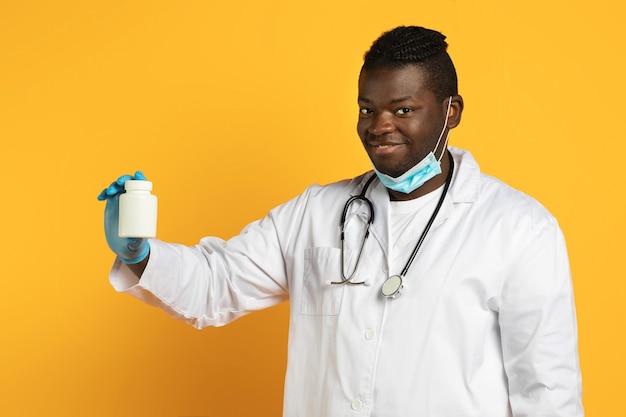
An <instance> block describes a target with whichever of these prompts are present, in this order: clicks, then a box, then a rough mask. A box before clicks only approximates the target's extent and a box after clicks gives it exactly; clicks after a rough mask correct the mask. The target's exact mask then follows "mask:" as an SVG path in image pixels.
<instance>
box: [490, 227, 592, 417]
mask: <svg viewBox="0 0 626 417" xmlns="http://www.w3.org/2000/svg"><path fill="white" fill-rule="evenodd" d="M544 223H545V224H543V225H541V226H540V227H534V228H533V232H532V236H531V238H530V239H525V240H526V242H525V243H523V245H524V247H523V248H521V251H520V255H519V257H517V260H516V262H515V267H514V271H513V273H512V274H511V275H510V276H509V277H508V279H507V281H506V283H505V285H504V288H503V291H502V302H501V307H500V316H499V321H500V329H501V337H502V353H503V358H504V366H505V370H506V374H507V377H508V380H509V398H510V404H511V408H512V410H513V415H514V416H516V417H522V416H524V417H526V416H527V417H535V416H537V417H538V416H541V417H549V416H551V417H552V416H553V417H557V416H558V417H565V416H567V417H580V416H582V415H583V409H582V401H581V391H582V388H581V375H580V367H579V359H578V347H577V326H576V311H575V307H574V298H573V289H572V282H571V278H570V271H569V262H568V258H567V251H566V247H565V242H564V239H563V236H562V233H561V231H560V229H559V228H558V225H557V224H556V222H555V221H554V220H553V221H552V222H544Z"/></svg>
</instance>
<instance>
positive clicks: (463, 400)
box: [99, 27, 583, 417]
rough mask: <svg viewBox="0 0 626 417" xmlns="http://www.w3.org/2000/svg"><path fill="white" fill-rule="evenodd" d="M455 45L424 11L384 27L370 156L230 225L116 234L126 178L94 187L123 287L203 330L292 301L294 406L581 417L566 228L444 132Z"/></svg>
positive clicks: (372, 98)
mask: <svg viewBox="0 0 626 417" xmlns="http://www.w3.org/2000/svg"><path fill="white" fill-rule="evenodd" d="M446 48H447V44H446V42H445V37H444V36H443V35H442V34H440V33H438V32H436V31H433V30H429V29H425V28H421V27H398V28H396V29H394V30H392V31H389V32H387V33H385V34H383V35H382V36H381V37H380V38H379V39H378V40H377V41H376V42H375V43H374V44H373V45H372V47H371V49H370V50H369V52H368V53H367V54H366V55H365V61H364V64H363V68H362V70H361V74H360V77H359V97H358V101H359V108H360V113H359V120H358V126H357V130H358V133H359V136H360V138H361V141H362V142H363V146H364V147H365V150H366V151H367V153H368V155H369V157H370V159H371V161H372V163H373V165H374V168H375V169H374V172H373V173H372V172H369V173H365V174H363V175H361V176H358V177H356V178H354V179H353V180H351V181H340V182H337V183H334V184H330V185H327V186H311V187H309V188H308V189H307V190H306V191H305V192H304V193H303V194H302V195H300V196H298V197H296V198H294V199H293V200H291V201H289V202H287V203H285V204H283V205H281V206H279V207H276V208H275V209H273V210H271V211H270V213H269V214H268V215H267V216H266V217H265V218H263V219H261V220H259V221H257V222H254V223H252V224H250V225H249V226H248V227H246V229H244V231H243V232H242V233H241V234H240V235H239V236H236V237H234V238H232V239H230V240H228V241H223V240H221V239H219V238H215V237H207V238H204V239H202V240H201V241H200V243H199V244H198V245H196V246H194V247H185V246H182V245H175V244H167V243H164V242H161V241H158V240H150V241H149V242H148V241H146V240H142V239H131V240H127V239H121V238H119V237H117V235H116V232H115V227H116V225H117V220H118V219H117V208H116V207H117V199H118V197H119V193H120V192H121V190H120V189H121V185H122V184H123V182H124V181H125V180H126V179H129V178H131V177H130V176H124V177H121V178H120V180H118V181H117V182H116V183H113V184H112V185H111V186H110V187H109V188H107V189H105V190H104V191H103V193H102V194H101V195H100V197H99V198H100V199H106V200H107V208H106V209H105V219H106V222H105V229H106V234H107V241H108V242H109V245H110V246H111V248H112V249H113V250H114V252H115V253H116V254H117V255H118V259H117V260H116V262H115V264H114V266H113V269H112V272H111V282H112V284H113V286H114V287H115V288H116V289H117V290H118V291H123V292H126V293H129V294H132V295H134V296H136V297H138V298H140V299H142V300H144V301H146V302H148V303H150V304H153V305H156V306H158V307H160V308H162V309H163V310H165V311H166V312H167V313H169V314H171V315H172V316H174V317H176V318H179V319H181V320H184V321H186V322H189V323H190V324H192V325H194V326H196V327H198V328H202V327H205V326H220V325H224V324H227V323H228V322H230V321H232V320H234V319H236V318H237V317H240V316H242V315H244V314H247V313H249V312H251V311H254V310H258V309H262V308H265V307H269V306H271V305H275V304H277V303H280V302H282V301H284V300H287V299H289V300H290V306H291V311H290V329H289V360H288V366H287V375H286V381H285V403H284V415H285V416H289V417H296V416H299V417H304V416H308V417H311V416H316V417H330V416H352V415H358V416H379V417H380V416H383V417H384V416H394V417H401V416H407V417H408V416H434V417H460V416H464V417H473V416H476V417H478V416H480V417H505V416H542V417H545V416H582V415H583V410H582V404H581V377H580V370H579V363H578V352H577V332H576V317H575V309H574V303H573V294H572V285H571V278H570V273H569V266H568V260H567V253H566V249H565V244H564V241H563V236H562V233H561V231H560V229H559V227H558V224H557V222H556V220H555V219H554V218H553V217H552V216H551V215H550V214H549V213H548V212H547V211H546V210H545V209H544V208H543V207H542V206H541V205H540V204H539V203H537V202H536V201H535V200H533V199H532V198H530V197H528V196H526V195H524V194H522V193H520V192H518V191H516V190H513V189H512V188H510V187H508V186H506V185H505V184H503V183H502V182H500V181H498V180H496V179H494V178H492V177H489V176H487V175H484V174H481V173H480V171H479V168H478V165H477V163H476V161H475V160H474V159H473V158H472V156H471V154H470V153H469V152H467V151H463V150H460V149H456V148H448V146H447V140H448V134H449V131H450V129H453V128H454V127H456V126H457V125H458V124H459V122H460V120H461V113H462V111H463V100H462V98H461V96H459V95H458V91H457V79H456V72H455V69H454V65H453V64H452V61H451V59H450V57H449V55H448V53H447V52H446ZM137 175H138V177H136V179H144V178H143V176H142V175H140V174H137ZM344 204H345V205H344ZM183 266H184V267H183Z"/></svg>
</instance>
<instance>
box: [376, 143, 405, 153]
mask: <svg viewBox="0 0 626 417" xmlns="http://www.w3.org/2000/svg"><path fill="white" fill-rule="evenodd" d="M400 145H402V144H401V143H380V144H370V148H371V149H372V151H373V152H375V153H380V154H385V153H388V152H392V151H394V150H396V149H397V148H398V146H400Z"/></svg>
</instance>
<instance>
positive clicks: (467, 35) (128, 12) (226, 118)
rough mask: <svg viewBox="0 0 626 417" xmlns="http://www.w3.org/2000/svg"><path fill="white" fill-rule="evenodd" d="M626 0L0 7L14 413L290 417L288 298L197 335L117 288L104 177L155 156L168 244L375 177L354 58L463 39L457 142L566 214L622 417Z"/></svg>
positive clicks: (589, 318)
mask: <svg viewBox="0 0 626 417" xmlns="http://www.w3.org/2000/svg"><path fill="white" fill-rule="evenodd" d="M625 17H626V10H625V6H624V2H623V1H622V0H614V1H611V0H596V1H593V2H591V1H582V0H580V1H571V0H570V1H565V0H554V1H545V0H541V1H539V0H523V1H522V0H519V1H503V0H481V1H478V0H474V1H470V0H438V1H434V0H433V1H419V0H418V1H405V2H381V1H371V0H358V1H356V0H347V1H341V0H339V1H338V0H332V1H331V0H316V1H307V2H299V1H294V0H291V1H287V0H269V1H263V2H259V1H252V0H240V1H235V2H217V1H208V0H207V1H123V0H115V1H69V0H59V1H54V2H52V1H38V2H37V1H3V2H2V3H0V140H1V141H0V158H1V161H0V162H1V164H0V179H1V181H2V191H1V192H0V198H1V201H0V203H1V206H0V207H1V210H2V212H1V213H2V216H1V217H0V245H1V246H0V256H1V260H2V284H1V287H2V301H1V302H0V309H1V310H0V323H1V326H2V327H1V335H2V345H1V346H2V347H1V352H0V415H1V416H11V417H12V416H20V417H21V416H92V417H99V416H106V417H109V416H116V417H137V416H149V417H154V416H164V417H167V416H174V417H177V416H211V417H214V416H220V417H230V416H232V417H235V416H237V417H240V416H252V415H254V416H278V415H280V411H281V403H282V380H283V375H284V370H285V369H284V367H285V363H286V335H287V324H288V323H287V309H288V305H281V306H278V307H275V308H272V309H269V310H267V311H263V312H259V313H256V314H254V315H251V316H248V317H245V318H243V319H241V320H239V321H237V322H235V323H233V324H232V325H230V326H226V327H223V328H218V329H206V330H204V331H201V332H199V331H196V330H194V329H193V328H191V327H189V326H187V325H184V324H182V323H179V322H176V321H175V320H173V319H170V318H169V317H167V316H166V315H165V314H163V313H161V312H160V311H158V310H156V309H153V308H151V307H147V306H146V305H144V304H142V303H140V302H138V301H136V300H134V299H132V298H131V297H129V296H126V295H119V294H117V293H115V291H114V290H113V289H112V288H111V287H110V286H109V284H108V279H107V274H108V269H109V266H110V264H111V262H112V260H113V256H112V255H111V253H110V252H109V250H108V248H107V246H106V244H105V241H104V237H103V232H102V211H103V209H104V205H103V203H100V202H98V201H96V196H97V194H98V193H99V192H100V191H101V189H102V188H104V186H106V185H108V184H109V183H110V182H111V181H112V180H113V179H115V178H116V177H117V176H118V175H120V174H122V173H127V172H132V171H134V170H135V169H141V170H143V171H144V172H145V173H146V175H147V176H148V177H149V179H151V180H153V181H154V184H155V190H154V191H155V194H157V195H158V197H159V202H160V206H159V210H160V216H159V237H160V238H162V239H164V240H167V241H174V242H180V243H186V244H193V243H195V242H196V241H197V240H198V239H199V238H200V237H202V236H205V235H209V234H212V235H218V236H222V237H229V236H232V235H233V234H236V233H237V232H238V231H239V230H240V229H241V228H242V227H243V226H244V225H245V224H247V223H248V222H249V221H251V220H253V219H255V218H258V217H260V216H262V215H264V214H265V213H266V212H267V211H268V210H269V209H270V208H271V207H273V206H275V205H277V204H279V203H281V202H283V201H285V200H287V199H288V198H290V197H293V196H295V195H296V194H298V193H300V192H301V191H302V190H303V189H304V188H305V187H306V186H307V185H309V184H311V183H314V182H317V183H328V182H330V181H334V180H337V179H341V178H347V177H352V176H354V175H356V174H359V173H361V172H363V171H365V170H367V169H369V162H368V160H367V158H366V157H365V154H364V152H363V150H362V149H361V145H360V143H359V141H358V138H357V136H356V133H355V125H356V117H357V107H356V79H357V75H358V71H359V67H360V64H361V57H362V55H363V53H364V52H365V50H366V49H368V47H369V46H370V44H371V42H372V41H373V40H374V39H375V38H376V37H377V36H378V35H379V34H380V33H381V32H383V31H384V30H387V29H390V28H392V27H394V26H396V25H399V24H419V25H424V26H428V27H432V28H435V29H438V30H441V31H442V32H443V33H445V34H446V35H447V36H448V41H449V43H450V49H449V51H450V54H451V55H452V57H453V59H454V60H455V63H456V65H457V70H458V72H459V77H460V90H461V94H462V95H463V97H464V98H465V104H466V107H465V112H464V115H463V122H462V124H461V126H460V127H459V128H457V129H456V130H454V131H453V133H452V135H451V144H452V145H455V146H461V147H465V148H469V149H471V150H472V151H473V153H474V155H475V156H476V158H477V159H478V161H479V163H480V164H481V166H482V168H483V170H484V171H485V172H487V173H490V174H493V175H495V176H497V177H499V178H501V179H503V180H505V181H506V182H508V183H509V184H511V185H513V186H514V187H516V188H519V189H521V190H523V191H525V192H527V193H529V194H531V195H533V196H534V197H536V198H537V199H539V200H540V201H541V202H542V203H543V204H544V205H545V206H547V207H548V209H550V210H551V211H552V212H553V213H554V214H555V215H556V216H557V218H558V219H559V221H560V223H561V226H562V228H563V230H564V232H565V235H566V238H567V241H568V246H569V250H570V257H571V265H572V271H573V280H574V285H575V291H576V297H577V298H576V301H577V310H578V315H579V327H580V354H581V362H582V369H583V375H584V376H583V378H584V387H583V388H584V403H585V406H586V411H587V415H588V416H624V415H625V414H624V406H623V396H624V391H625V388H626V384H625V383H624V379H623V376H624V375H625V374H626V361H625V359H624V352H626V339H625V336H624V323H625V322H626V308H625V307H624V296H625V295H626V294H625V293H626V291H625V290H626V284H625V281H626V280H625V278H626V276H625V275H626V274H625V273H624V265H623V260H624V258H625V256H626V253H625V250H624V249H625V247H624V244H623V239H624V235H625V233H626V222H625V220H624V214H625V213H624V212H625V210H624V185H623V180H622V176H623V173H624V169H623V164H624V162H623V160H624V154H625V152H626V145H625V140H624V139H625V137H624V133H623V129H624V127H623V126H622V123H621V122H622V120H623V119H622V118H623V116H622V111H624V97H625V96H626V88H625V83H624V74H625V73H626V64H625V62H624V57H623V56H624V41H625V40H626V39H625V38H626V36H625V32H624V23H623V21H624V18H625Z"/></svg>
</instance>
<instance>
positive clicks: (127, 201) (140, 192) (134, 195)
mask: <svg viewBox="0 0 626 417" xmlns="http://www.w3.org/2000/svg"><path fill="white" fill-rule="evenodd" d="M124 189H125V190H126V192H125V193H123V194H122V195H120V219H119V229H118V235H119V236H120V237H141V238H151V237H156V226H157V197H156V196H155V195H153V194H151V191H152V182H150V181H140V180H128V181H126V182H125V183H124Z"/></svg>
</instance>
